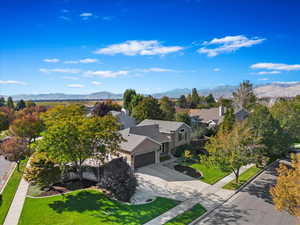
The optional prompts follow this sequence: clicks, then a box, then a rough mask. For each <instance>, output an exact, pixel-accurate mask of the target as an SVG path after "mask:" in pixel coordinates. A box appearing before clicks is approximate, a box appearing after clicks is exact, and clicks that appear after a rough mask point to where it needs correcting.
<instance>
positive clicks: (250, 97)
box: [232, 80, 256, 109]
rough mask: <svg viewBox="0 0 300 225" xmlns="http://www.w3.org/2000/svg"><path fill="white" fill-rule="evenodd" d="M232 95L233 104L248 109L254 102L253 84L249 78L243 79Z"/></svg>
mask: <svg viewBox="0 0 300 225" xmlns="http://www.w3.org/2000/svg"><path fill="white" fill-rule="evenodd" d="M232 95H233V101H234V104H235V105H236V107H239V108H244V109H250V108H251V107H252V106H253V105H254V104H255V102H256V96H255V94H254V91H253V85H252V84H251V83H250V81H249V80H246V81H243V82H242V83H241V84H240V87H239V88H238V89H237V90H236V91H235V92H233V93H232Z"/></svg>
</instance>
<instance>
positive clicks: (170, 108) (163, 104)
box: [159, 96, 175, 120]
mask: <svg viewBox="0 0 300 225" xmlns="http://www.w3.org/2000/svg"><path fill="white" fill-rule="evenodd" d="M159 103H160V109H161V110H162V112H163V114H164V119H165V120H174V117H175V104H174V102H173V101H172V100H170V99H169V98H168V97H167V96H164V97H162V98H161V99H160V101H159Z"/></svg>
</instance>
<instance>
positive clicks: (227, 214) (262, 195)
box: [198, 165, 298, 225]
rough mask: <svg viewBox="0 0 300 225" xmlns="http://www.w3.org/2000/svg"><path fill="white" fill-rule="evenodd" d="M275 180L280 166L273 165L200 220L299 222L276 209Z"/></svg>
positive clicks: (256, 224) (267, 224) (249, 224)
mask: <svg viewBox="0 0 300 225" xmlns="http://www.w3.org/2000/svg"><path fill="white" fill-rule="evenodd" d="M276 166H277V165H276ZM275 181H276V170H275V168H274V167H272V168H270V169H268V170H266V171H265V172H263V173H262V174H261V175H260V176H258V177H257V178H256V179H255V180H254V181H253V182H251V183H250V184H249V185H248V186H247V187H246V188H244V190H243V191H241V192H240V193H238V194H237V195H236V196H234V197H233V198H232V199H231V200H229V201H228V202H227V203H225V204H224V205H223V206H222V207H220V208H218V209H216V210H215V211H214V212H212V213H211V214H210V215H209V216H208V217H207V218H205V219H204V220H203V221H202V222H200V223H198V224H199V225H200V224H201V225H204V224H205V225H297V224H298V223H297V220H296V218H295V217H293V216H291V215H290V214H288V213H287V212H279V211H277V210H275V208H274V205H273V204H272V198H271V196H270V194H269V188H270V186H271V185H272V184H275Z"/></svg>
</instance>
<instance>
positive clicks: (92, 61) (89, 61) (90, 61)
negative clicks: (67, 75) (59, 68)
mask: <svg viewBox="0 0 300 225" xmlns="http://www.w3.org/2000/svg"><path fill="white" fill-rule="evenodd" d="M95 62H98V59H92V58H85V59H80V60H68V61H64V63H66V64H78V63H95Z"/></svg>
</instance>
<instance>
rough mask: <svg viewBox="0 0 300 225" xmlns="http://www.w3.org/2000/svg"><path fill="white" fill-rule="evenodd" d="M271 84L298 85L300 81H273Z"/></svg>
mask: <svg viewBox="0 0 300 225" xmlns="http://www.w3.org/2000/svg"><path fill="white" fill-rule="evenodd" d="M273 84H300V81H274V82H273Z"/></svg>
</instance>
